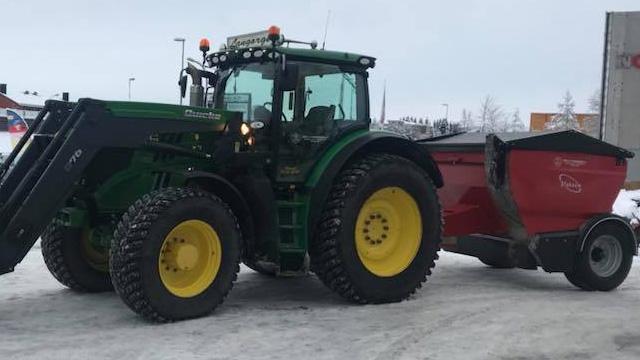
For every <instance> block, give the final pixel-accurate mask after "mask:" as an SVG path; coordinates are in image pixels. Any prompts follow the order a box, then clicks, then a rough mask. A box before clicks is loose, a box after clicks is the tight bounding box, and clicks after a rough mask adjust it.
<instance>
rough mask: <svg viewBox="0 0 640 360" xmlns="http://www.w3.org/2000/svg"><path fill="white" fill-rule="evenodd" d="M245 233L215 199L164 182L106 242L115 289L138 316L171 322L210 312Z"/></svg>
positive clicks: (224, 289) (226, 287)
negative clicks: (167, 185)
mask: <svg viewBox="0 0 640 360" xmlns="http://www.w3.org/2000/svg"><path fill="white" fill-rule="evenodd" d="M241 253H242V235H241V232H240V226H239V224H238V220H237V219H236V217H235V215H234V214H233V212H232V211H231V209H230V208H229V206H228V205H227V204H225V203H224V202H223V201H222V200H220V198H218V197H217V196H214V195H212V194H210V193H207V192H204V191H201V190H198V189H193V188H165V189H162V190H159V191H157V192H154V193H151V194H149V195H145V196H144V197H142V198H141V199H139V200H137V201H136V202H135V203H134V204H133V205H132V206H131V207H129V209H128V211H127V212H126V213H125V214H124V215H123V216H122V219H121V221H120V223H119V224H118V226H117V229H116V231H115V234H114V238H113V244H112V247H111V261H110V270H111V276H112V280H113V285H114V288H115V289H116V292H117V293H118V294H119V295H120V297H121V298H122V300H123V301H124V303H125V304H126V305H127V306H128V307H129V308H131V309H132V310H133V311H134V312H136V313H137V314H139V315H141V316H142V317H143V318H145V319H147V320H150V321H154V322H170V321H176V320H183V319H188V318H195V317H200V316H204V315H207V314H209V313H211V312H212V311H213V310H214V309H215V308H216V307H217V306H218V305H219V304H221V303H222V301H223V300H224V299H225V297H226V296H227V294H228V293H229V291H231V288H232V287H233V283H234V282H235V280H236V278H237V274H238V271H239V270H240V267H239V265H240V256H241Z"/></svg>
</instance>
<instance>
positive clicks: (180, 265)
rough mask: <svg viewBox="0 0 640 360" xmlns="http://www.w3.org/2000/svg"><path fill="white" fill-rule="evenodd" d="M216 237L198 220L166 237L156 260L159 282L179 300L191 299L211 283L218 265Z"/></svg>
mask: <svg viewBox="0 0 640 360" xmlns="http://www.w3.org/2000/svg"><path fill="white" fill-rule="evenodd" d="M221 255H222V250H221V243H220V239H219V238H218V234H217V233H216V231H215V230H214V229H213V228H212V227H211V225H209V224H207V223H205V222H204V221H200V220H187V221H184V222H182V223H180V224H178V225H176V226H175V227H174V228H173V229H172V230H171V231H170V232H169V234H168V235H167V236H166V238H165V240H164V242H163V244H162V249H161V251H160V255H159V258H158V268H159V272H160V279H161V281H162V283H163V285H164V286H165V288H166V289H167V290H168V291H169V292H171V293H172V294H174V295H176V296H179V297H192V296H196V295H198V294H200V293H201V292H203V291H204V290H206V289H207V288H208V287H209V285H211V283H212V282H213V281H214V279H215V277H216V275H217V272H218V269H219V268H220V264H221V262H222V256H221Z"/></svg>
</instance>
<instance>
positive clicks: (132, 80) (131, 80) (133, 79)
mask: <svg viewBox="0 0 640 360" xmlns="http://www.w3.org/2000/svg"><path fill="white" fill-rule="evenodd" d="M135 80H136V78H134V77H130V78H129V101H131V83H132V82H134V81H135Z"/></svg>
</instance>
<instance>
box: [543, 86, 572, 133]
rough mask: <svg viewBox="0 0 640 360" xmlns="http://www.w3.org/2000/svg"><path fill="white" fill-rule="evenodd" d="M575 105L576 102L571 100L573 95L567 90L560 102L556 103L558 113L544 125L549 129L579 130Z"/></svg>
mask: <svg viewBox="0 0 640 360" xmlns="http://www.w3.org/2000/svg"><path fill="white" fill-rule="evenodd" d="M575 107H576V103H575V101H574V100H573V96H571V93H570V92H569V91H568V90H567V92H566V93H565V94H564V98H563V99H562V102H561V103H559V104H558V113H557V114H555V115H554V116H553V118H551V121H549V122H548V123H547V124H546V125H545V128H546V129H550V130H569V129H573V130H580V124H579V123H578V117H577V116H576V112H575Z"/></svg>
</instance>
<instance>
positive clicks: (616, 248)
mask: <svg viewBox="0 0 640 360" xmlns="http://www.w3.org/2000/svg"><path fill="white" fill-rule="evenodd" d="M632 240H633V239H629V232H628V230H627V229H624V228H623V227H622V226H621V225H619V224H617V223H614V222H608V223H603V224H600V225H598V226H597V227H596V228H595V229H593V230H592V231H591V233H590V234H589V237H588V238H587V239H586V241H585V244H584V249H583V251H582V252H580V253H579V254H578V256H577V258H576V263H575V266H574V269H573V270H572V271H568V272H565V277H566V278H567V280H569V282H570V283H571V284H573V285H575V286H576V287H578V288H581V289H583V290H586V291H610V290H613V289H615V288H617V287H618V286H619V285H620V284H622V282H623V281H624V280H625V279H626V278H627V275H628V274H629V270H630V269H631V265H632V262H633V254H634V250H635V249H634V247H633V245H632V243H634V241H632Z"/></svg>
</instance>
